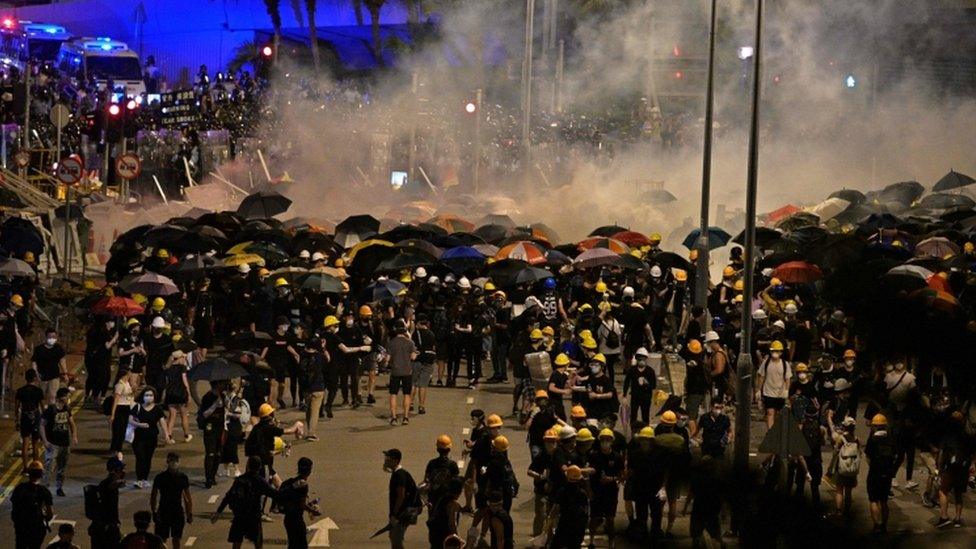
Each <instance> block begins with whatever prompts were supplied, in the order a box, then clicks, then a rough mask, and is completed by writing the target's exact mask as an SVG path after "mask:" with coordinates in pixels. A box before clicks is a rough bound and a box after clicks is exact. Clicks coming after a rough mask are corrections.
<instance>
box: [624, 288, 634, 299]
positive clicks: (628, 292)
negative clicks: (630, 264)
mask: <svg viewBox="0 0 976 549" xmlns="http://www.w3.org/2000/svg"><path fill="white" fill-rule="evenodd" d="M624 297H634V289H633V288H631V287H630V286H627V287H625V288H624Z"/></svg>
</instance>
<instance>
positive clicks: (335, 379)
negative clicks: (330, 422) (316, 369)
mask: <svg viewBox="0 0 976 549" xmlns="http://www.w3.org/2000/svg"><path fill="white" fill-rule="evenodd" d="M338 386H339V372H338V371H337V370H336V367H335V366H330V367H329V368H328V369H327V370H326V371H325V390H326V392H327V394H326V397H325V409H326V410H331V409H332V403H333V402H334V401H335V397H336V388H337V387H338Z"/></svg>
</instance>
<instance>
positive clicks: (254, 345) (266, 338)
mask: <svg viewBox="0 0 976 549" xmlns="http://www.w3.org/2000/svg"><path fill="white" fill-rule="evenodd" d="M270 341H272V338H271V336H270V335H268V334H267V333H265V332H249V331H245V332H238V333H236V334H234V335H232V336H231V337H229V338H228V339H227V348H228V349H237V350H250V349H260V348H263V347H265V346H266V345H268V343H269V342H270Z"/></svg>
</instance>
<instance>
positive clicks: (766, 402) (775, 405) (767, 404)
mask: <svg viewBox="0 0 976 549" xmlns="http://www.w3.org/2000/svg"><path fill="white" fill-rule="evenodd" d="M762 403H763V409H765V410H776V411H777V412H778V411H780V410H782V409H783V406H786V399H785V398H773V397H768V396H765V395H763V397H762Z"/></svg>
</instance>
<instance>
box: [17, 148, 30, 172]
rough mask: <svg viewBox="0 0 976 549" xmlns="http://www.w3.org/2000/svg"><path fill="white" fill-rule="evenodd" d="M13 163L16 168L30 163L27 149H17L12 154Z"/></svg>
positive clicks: (24, 166)
mask: <svg viewBox="0 0 976 549" xmlns="http://www.w3.org/2000/svg"><path fill="white" fill-rule="evenodd" d="M14 163H16V164H17V167H18V168H26V167H27V165H28V164H30V153H29V152H27V151H17V154H15V155H14Z"/></svg>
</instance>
